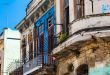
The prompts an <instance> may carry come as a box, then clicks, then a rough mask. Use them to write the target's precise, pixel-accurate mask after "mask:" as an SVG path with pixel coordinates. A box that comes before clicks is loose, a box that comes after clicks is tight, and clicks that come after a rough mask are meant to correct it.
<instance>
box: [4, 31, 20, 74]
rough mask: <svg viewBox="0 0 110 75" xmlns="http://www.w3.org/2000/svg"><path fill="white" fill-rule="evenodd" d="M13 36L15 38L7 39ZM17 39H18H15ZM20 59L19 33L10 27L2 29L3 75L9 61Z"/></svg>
mask: <svg viewBox="0 0 110 75" xmlns="http://www.w3.org/2000/svg"><path fill="white" fill-rule="evenodd" d="M8 38H15V39H8ZM16 39H18V40H16ZM15 60H20V33H19V32H18V31H14V30H11V29H5V30H4V71H3V75H9V74H8V71H7V69H8V66H9V64H10V63H11V62H13V61H15Z"/></svg>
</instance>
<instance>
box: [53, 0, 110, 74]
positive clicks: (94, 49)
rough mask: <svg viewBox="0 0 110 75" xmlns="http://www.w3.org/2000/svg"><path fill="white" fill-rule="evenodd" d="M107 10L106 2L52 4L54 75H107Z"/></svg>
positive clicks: (109, 14) (70, 0) (61, 0)
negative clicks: (55, 39)
mask: <svg viewBox="0 0 110 75" xmlns="http://www.w3.org/2000/svg"><path fill="white" fill-rule="evenodd" d="M109 7H110V1H109V0H56V24H61V25H60V26H59V28H60V30H57V32H58V33H61V34H60V35H59V37H60V38H59V39H60V42H61V43H60V44H59V45H58V46H57V47H56V48H54V49H53V53H52V54H53V56H54V57H56V59H57V60H58V65H57V74H56V75H106V74H107V75H110V49H109V47H110V45H109V43H110V39H109V37H110V30H109V27H110V22H109V18H110V11H109ZM58 42H59V41H58Z"/></svg>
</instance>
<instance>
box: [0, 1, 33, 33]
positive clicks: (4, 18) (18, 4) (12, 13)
mask: <svg viewBox="0 0 110 75" xmlns="http://www.w3.org/2000/svg"><path fill="white" fill-rule="evenodd" d="M30 1H31V0H0V32H2V31H3V28H4V27H9V28H12V29H14V27H15V26H16V25H17V24H18V23H19V22H20V21H21V20H22V19H23V18H24V17H25V14H26V12H25V10H26V6H27V4H28V3H29V2H30Z"/></svg>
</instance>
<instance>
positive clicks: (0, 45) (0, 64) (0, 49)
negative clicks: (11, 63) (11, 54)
mask: <svg viewBox="0 0 110 75" xmlns="http://www.w3.org/2000/svg"><path fill="white" fill-rule="evenodd" d="M3 45H4V43H3V38H2V37H1V38H0V75H3V73H2V71H3V57H4V55H3V47H4V46H3Z"/></svg>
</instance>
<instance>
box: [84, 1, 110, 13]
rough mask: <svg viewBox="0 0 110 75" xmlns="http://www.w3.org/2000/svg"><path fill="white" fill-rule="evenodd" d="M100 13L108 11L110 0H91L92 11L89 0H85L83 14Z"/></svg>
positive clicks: (109, 10) (109, 11)
mask: <svg viewBox="0 0 110 75" xmlns="http://www.w3.org/2000/svg"><path fill="white" fill-rule="evenodd" d="M100 13H110V0H93V13H92V3H91V1H90V0H85V15H90V14H100Z"/></svg>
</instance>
